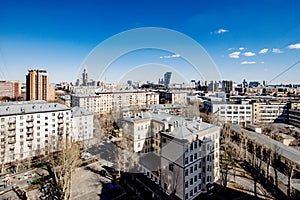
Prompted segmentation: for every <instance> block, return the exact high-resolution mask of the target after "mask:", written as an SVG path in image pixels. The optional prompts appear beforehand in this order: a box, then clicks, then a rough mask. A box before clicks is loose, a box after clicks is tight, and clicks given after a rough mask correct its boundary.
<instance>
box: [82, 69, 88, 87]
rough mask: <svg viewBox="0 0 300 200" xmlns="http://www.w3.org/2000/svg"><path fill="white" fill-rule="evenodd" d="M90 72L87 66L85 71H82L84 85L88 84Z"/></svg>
mask: <svg viewBox="0 0 300 200" xmlns="http://www.w3.org/2000/svg"><path fill="white" fill-rule="evenodd" d="M88 80H89V79H88V74H87V71H86V68H84V70H83V73H82V85H83V86H87V85H88Z"/></svg>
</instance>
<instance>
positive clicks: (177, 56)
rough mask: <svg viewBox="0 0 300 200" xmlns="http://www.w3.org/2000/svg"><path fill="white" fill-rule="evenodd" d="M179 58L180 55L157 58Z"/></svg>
mask: <svg viewBox="0 0 300 200" xmlns="http://www.w3.org/2000/svg"><path fill="white" fill-rule="evenodd" d="M179 57H180V54H173V55H170V56H159V58H179Z"/></svg>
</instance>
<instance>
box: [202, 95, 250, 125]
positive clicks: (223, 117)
mask: <svg viewBox="0 0 300 200" xmlns="http://www.w3.org/2000/svg"><path fill="white" fill-rule="evenodd" d="M204 108H205V109H207V110H208V111H209V112H211V113H212V117H214V120H217V121H219V122H222V123H223V122H225V123H226V122H230V123H233V124H239V125H241V126H243V127H245V126H246V125H247V124H251V123H252V105H250V104H248V103H247V102H246V103H240V104H238V103H233V102H219V101H218V102H212V101H205V102H204Z"/></svg>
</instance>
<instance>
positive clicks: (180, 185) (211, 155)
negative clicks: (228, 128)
mask: <svg viewBox="0 0 300 200" xmlns="http://www.w3.org/2000/svg"><path fill="white" fill-rule="evenodd" d="M123 128H124V132H125V134H126V133H128V135H126V137H127V139H129V140H130V141H131V144H132V147H133V150H134V151H135V152H143V153H150V152H151V153H154V154H155V155H157V156H158V157H159V165H160V167H159V168H160V169H159V172H157V169H151V167H149V166H143V167H142V169H143V173H144V174H145V175H147V176H148V177H149V178H151V180H153V181H154V182H156V183H158V184H160V186H161V187H162V188H163V189H164V191H165V192H166V193H168V194H173V195H175V196H177V197H178V198H179V199H194V198H196V197H197V196H198V195H199V194H200V193H203V192H207V191H208V190H209V188H210V186H211V184H212V183H213V182H214V181H217V180H218V179H219V138H220V130H219V127H216V126H213V125H210V124H207V123H205V122H202V120H201V119H189V118H183V117H180V116H175V115H170V114H167V113H164V112H162V113H159V112H153V113H140V114H136V115H135V116H132V117H124V118H123ZM148 155H149V154H148ZM148 155H147V154H146V156H148ZM153 162H154V160H153ZM156 162H157V161H156ZM150 165H151V164H150ZM158 180H160V181H158Z"/></svg>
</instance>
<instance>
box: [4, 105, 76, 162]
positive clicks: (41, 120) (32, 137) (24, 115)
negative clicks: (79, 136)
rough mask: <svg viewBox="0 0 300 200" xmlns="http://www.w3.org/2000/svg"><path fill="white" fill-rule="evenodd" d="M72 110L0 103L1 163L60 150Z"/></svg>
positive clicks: (56, 106) (47, 106) (63, 107)
mask: <svg viewBox="0 0 300 200" xmlns="http://www.w3.org/2000/svg"><path fill="white" fill-rule="evenodd" d="M70 128H71V110H70V109H69V108H68V107H66V106H65V105H62V104H57V103H47V102H45V101H33V102H22V103H20V102H18V103H11V102H9V103H1V104H0V137H1V148H0V157H1V163H2V164H5V163H9V162H14V161H16V160H22V159H25V158H28V157H34V156H40V155H47V154H48V153H50V152H54V151H57V150H59V148H60V147H61V145H63V144H62V143H61V142H59V141H62V142H63V141H64V140H65V138H66V137H67V135H68V134H69V133H70Z"/></svg>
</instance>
